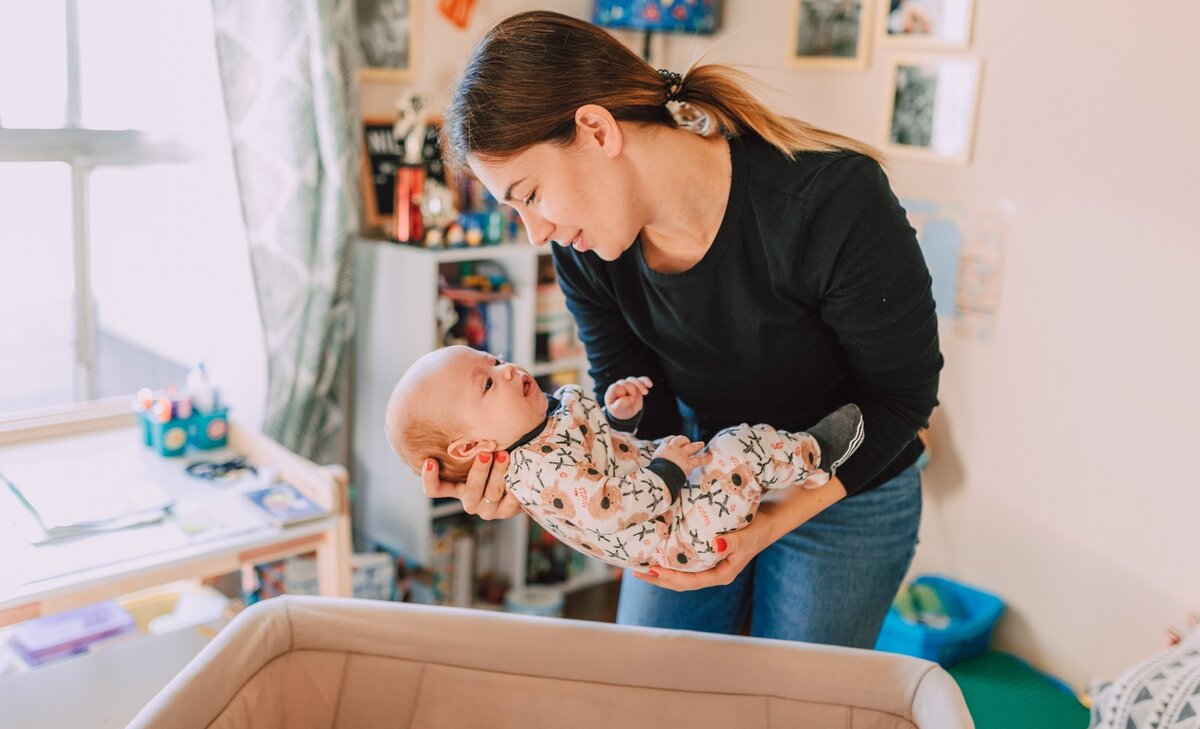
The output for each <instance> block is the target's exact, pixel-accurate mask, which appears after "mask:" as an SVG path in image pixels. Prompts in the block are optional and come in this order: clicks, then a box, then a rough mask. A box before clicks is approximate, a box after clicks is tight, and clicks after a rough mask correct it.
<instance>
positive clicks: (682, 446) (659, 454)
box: [654, 435, 712, 475]
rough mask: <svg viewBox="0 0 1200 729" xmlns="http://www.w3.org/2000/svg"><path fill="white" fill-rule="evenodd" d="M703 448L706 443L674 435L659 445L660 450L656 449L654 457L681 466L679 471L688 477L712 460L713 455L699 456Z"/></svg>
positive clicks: (664, 439)
mask: <svg viewBox="0 0 1200 729" xmlns="http://www.w3.org/2000/svg"><path fill="white" fill-rule="evenodd" d="M703 447H704V441H701V440H697V441H691V440H688V439H687V436H683V435H673V436H671V437H669V438H663V440H662V442H661V443H659V444H658V448H655V449H654V457H655V458H665V459H667V460H668V461H670V462H671V463H674V464H675V465H676V466H679V470H681V471H683V473H684V474H685V475H686V474H689V473H691V472H692V471H693V470H695V469H696V468H697V467H698V466H703V465H704V464H705V463H708V462H709V461H711V460H712V454H711V453H705V454H704V455H697V454H698V453H699V452H700V449H701V448H703Z"/></svg>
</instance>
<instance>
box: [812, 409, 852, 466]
mask: <svg viewBox="0 0 1200 729" xmlns="http://www.w3.org/2000/svg"><path fill="white" fill-rule="evenodd" d="M808 434H809V435H811V436H812V437H814V438H816V439H817V445H819V446H821V463H820V464H819V466H818V467H819V468H820V469H821V470H822V471H825V472H826V473H828V474H829V475H831V476H833V475H836V474H837V469H838V468H839V467H840V466H841V465H842V464H843V463H845V462H846V459H847V458H849V457H850V456H851V455H853V453H854V451H856V450H858V447H859V446H860V445H862V442H863V416H862V411H861V410H859V409H858V406H857V405H855V404H854V403H850V404H848V405H843V406H842V407H840V408H838V409H837V410H834V411H833V412H832V413H830V414H829V415H826V416H825V417H824V418H822V419H821V422H819V423H817V424H816V425H814V426H813V427H811V428H809V429H808Z"/></svg>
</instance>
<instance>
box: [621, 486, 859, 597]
mask: <svg viewBox="0 0 1200 729" xmlns="http://www.w3.org/2000/svg"><path fill="white" fill-rule="evenodd" d="M776 493H778V492H776ZM844 498H846V487H845V486H843V485H842V482H841V480H840V479H838V477H837V476H834V477H833V478H831V479H830V480H829V483H827V484H825V485H824V486H822V487H820V488H816V489H812V490H808V489H798V488H792V489H789V490H788V491H786V492H783V493H782V494H781V498H779V499H772V500H766V499H764V500H763V501H762V503H761V504H759V507H758V513H757V514H755V516H754V521H752V522H750V524H748V525H747V526H746V527H745V528H743V529H739V530H738V531H736V532H727V533H725V534H722V535H721V536H719V537H717V538H716V539H714V540H713V549H715V550H716V551H717V552H718V553H720V554H724V555H727V556H726V557H725V559H723V560H721V561H720V562H718V563H717V564H716V566H714V567H713V568H712V569H707V570H704V571H703V572H680V571H679V570H671V569H667V568H666V567H652V568H651V569H650V571H649V572H635V573H634V574H633V576H634V577H636V578H638V579H639V580H643V581H645V582H649V583H650V584H652V585H658V586H659V587H665V588H666V589H668V590H675V591H676V592H683V591H685V590H699V589H701V588H703V587H713V586H715V585H728V584H729V583H731V582H733V580H734V578H735V577H737V576H738V575H739V574H741V572H742V570H743V569H745V568H746V565H748V564H750V560H752V559H754V558H755V557H756V556H758V553H759V552H761V551H763V550H764V549H766V548H767V547H769V546H771V545H772V544H774V543H775V540H777V539H779V538H780V537H782V536H783V535H784V534H787V533H788V532H790V531H791V530H793V529H795V528H796V527H798V526H800V525H801V524H803V523H804V522H806V521H808V520H809V519H811V518H813V517H814V516H816V515H817V514H820V513H821V512H822V511H824V510H825V509H827V508H829V507H830V506H833V505H834V504H836V503H837V502H839V501H841V500H842V499H844ZM722 547H724V548H722Z"/></svg>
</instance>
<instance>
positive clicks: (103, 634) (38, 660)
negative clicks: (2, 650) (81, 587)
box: [12, 600, 137, 666]
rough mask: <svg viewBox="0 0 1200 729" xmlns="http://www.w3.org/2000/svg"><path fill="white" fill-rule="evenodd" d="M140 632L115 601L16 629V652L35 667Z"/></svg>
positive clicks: (13, 633) (37, 621)
mask: <svg viewBox="0 0 1200 729" xmlns="http://www.w3.org/2000/svg"><path fill="white" fill-rule="evenodd" d="M135 630H137V626H136V624H135V623H134V620H133V616H132V615H130V614H129V613H128V612H127V611H126V610H125V609H124V608H122V607H121V606H120V605H118V604H117V603H116V601H114V600H105V601H103V602H98V603H94V604H92V605H87V606H85V607H81V608H77V609H75V610H68V611H67V612H65V613H58V614H57V615H49V616H46V617H44V618H38V619H37V620H31V621H29V622H28V623H25V624H24V625H21V626H19V627H17V628H14V629H13V632H12V647H13V651H14V652H16V654H17V655H19V656H21V658H23V659H25V662H26V663H28V664H29V665H31V666H40V665H41V664H43V663H46V662H47V661H52V660H54V659H55V658H61V657H63V656H69V655H73V654H75V653H83V652H85V651H87V649H88V646H89V645H91V644H92V643H95V642H96V641H99V640H104V639H105V638H113V637H116V636H118V635H125V634H126V633H132V632H134V631H135Z"/></svg>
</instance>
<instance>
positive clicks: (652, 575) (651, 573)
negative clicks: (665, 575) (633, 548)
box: [646, 570, 658, 577]
mask: <svg viewBox="0 0 1200 729" xmlns="http://www.w3.org/2000/svg"><path fill="white" fill-rule="evenodd" d="M646 574H648V575H650V576H651V577H658V573H657V572H655V571H654V570H650V571H648V572H647V573H646Z"/></svg>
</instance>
